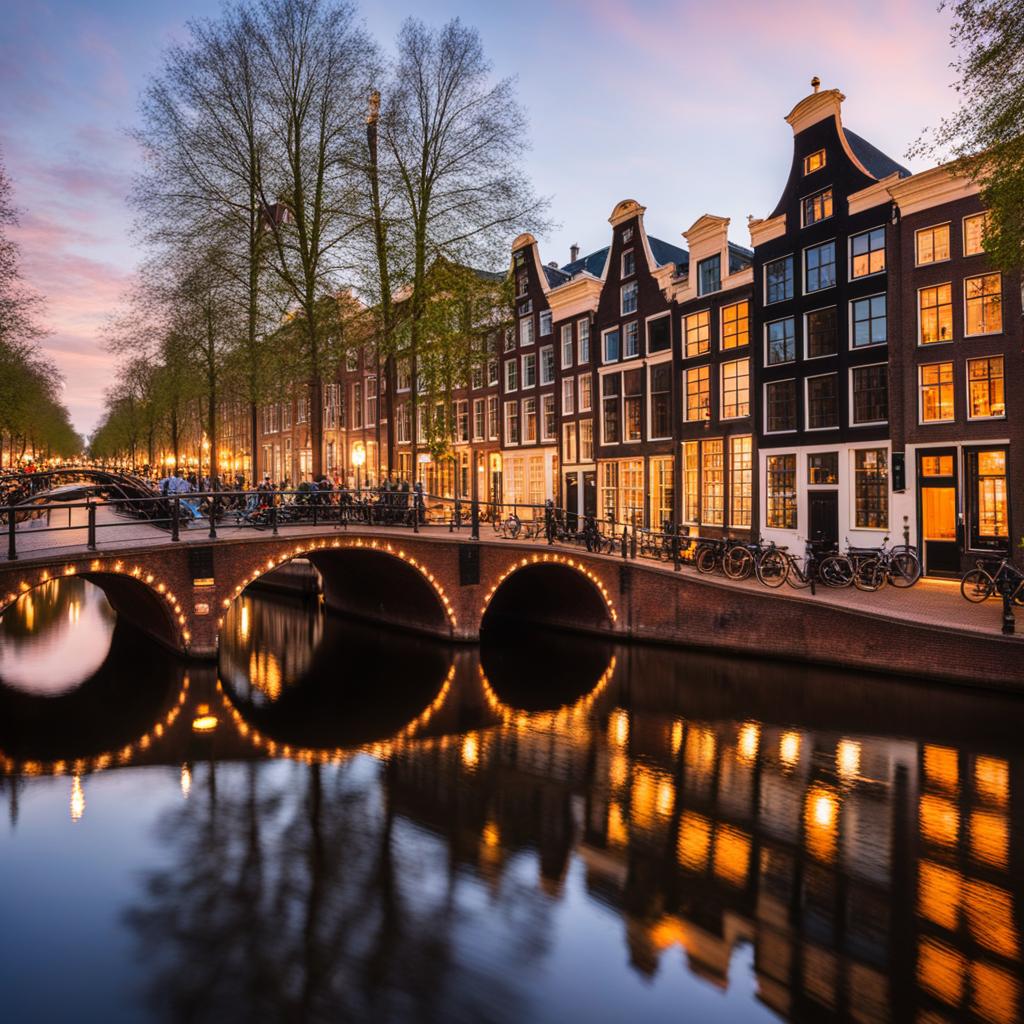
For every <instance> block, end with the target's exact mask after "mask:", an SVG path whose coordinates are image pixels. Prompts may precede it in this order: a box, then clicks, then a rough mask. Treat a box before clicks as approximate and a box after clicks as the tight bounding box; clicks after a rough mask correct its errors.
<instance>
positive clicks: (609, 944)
mask: <svg viewBox="0 0 1024 1024" xmlns="http://www.w3.org/2000/svg"><path fill="white" fill-rule="evenodd" d="M248 601H249V603H248V604H247V605H242V606H241V608H248V611H247V612H246V613H245V622H246V625H245V628H244V629H243V628H242V625H243V618H242V612H241V609H239V611H238V615H237V616H236V618H235V619H234V620H232V625H231V636H230V639H229V642H228V643H227V644H226V646H225V650H224V654H223V657H222V662H221V673H220V674H221V678H220V681H219V682H218V680H217V678H216V674H215V673H214V672H213V670H210V671H209V672H208V673H206V674H204V673H203V672H202V671H195V670H192V669H190V672H189V675H190V682H189V686H188V687H187V688H182V686H181V685H179V687H178V688H177V689H175V688H174V687H173V686H171V687H170V690H171V691H172V692H171V693H170V697H169V698H168V699H169V701H170V703H171V704H172V705H173V706H175V707H180V708H181V709H182V710H181V712H180V714H178V715H177V716H176V717H175V718H174V719H173V720H172V721H170V723H169V724H166V725H165V727H164V728H163V729H162V730H161V732H160V734H159V735H157V733H156V731H155V729H154V728H153V727H152V725H150V726H149V727H147V729H146V733H145V734H146V735H147V736H148V737H149V743H148V744H147V746H146V747H145V748H142V747H140V746H139V744H138V742H136V743H135V745H134V746H133V747H132V749H133V750H134V754H133V755H132V758H131V759H129V760H128V761H126V762H125V766H124V767H123V768H121V769H118V770H117V771H116V772H115V771H114V770H113V769H114V768H115V767H116V764H114V763H111V764H110V765H109V766H108V767H109V769H110V770H107V771H104V772H102V773H99V774H97V773H96V772H95V771H94V770H93V769H92V768H91V767H90V766H89V765H86V768H85V770H79V771H74V770H73V768H72V766H71V763H70V762H69V761H68V755H66V754H65V756H64V761H63V764H64V768H63V771H64V772H65V773H66V774H67V775H69V776H70V778H65V779H64V780H62V781H63V783H69V784H70V787H71V788H70V798H69V796H68V793H69V790H67V789H65V790H63V795H62V800H61V806H60V807H59V808H55V809H54V810H53V812H52V813H55V814H56V813H59V814H60V815H61V816H62V818H63V819H64V820H66V821H67V820H70V819H73V818H75V817H76V814H77V815H78V817H79V819H80V820H78V822H77V824H76V825H74V828H75V832H74V833H73V835H74V836H75V837H76V841H78V842H84V841H85V839H84V838H82V839H78V837H85V836H87V835H88V833H87V832H84V831H83V829H84V828H86V827H88V826H89V825H90V822H92V821H93V820H94V819H95V817H96V816H95V815H94V813H93V808H94V805H97V804H99V806H100V807H101V808H102V801H103V799H104V796H105V793H106V792H107V791H108V789H109V787H113V786H114V784H115V783H116V781H117V779H118V778H123V779H124V780H126V781H125V782H124V783H123V785H125V786H127V785H129V782H128V781H127V780H131V779H134V778H137V777H138V778H142V777H143V774H145V773H148V774H145V779H146V782H145V793H146V794H147V796H146V800H147V801H148V804H147V806H154V803H155V808H156V809H155V810H154V811H153V812H152V813H153V814H154V815H155V817H153V819H152V820H150V818H148V817H143V815H142V813H141V804H134V803H132V802H130V801H129V802H126V803H125V804H124V806H120V807H119V808H118V811H117V814H116V817H115V818H114V819H113V820H115V821H116V822H117V823H118V827H119V828H120V829H122V830H128V831H132V830H134V831H135V832H136V833H138V835H140V836H144V837H148V838H149V841H151V842H152V843H153V844H154V845H153V846H152V847H150V846H146V845H144V844H143V845H141V846H140V847H139V849H138V850H137V852H136V854H135V858H136V859H135V860H133V862H132V870H131V871H128V872H125V873H124V875H123V877H120V876H119V877H118V879H117V880H116V881H112V880H110V879H109V878H108V879H107V880H106V882H105V885H106V888H105V889H104V897H105V899H106V900H107V901H109V903H110V904H111V905H113V906H114V907H116V911H117V920H118V926H117V927H118V929H119V932H118V935H119V938H118V939H117V941H114V940H111V953H110V956H109V957H108V958H107V959H106V960H105V961H104V970H105V971H107V972H109V974H110V975H111V976H113V977H115V978H117V979H118V984H117V985H115V989H116V991H117V992H118V993H120V994H121V997H122V998H123V997H124V993H125V992H128V991H131V992H137V991H138V990H139V989H140V987H141V989H142V990H143V991H144V993H145V995H144V1002H143V1003H142V1004H140V1005H135V1004H130V1003H116V1002H110V1001H108V1002H103V1001H102V998H101V996H99V995H94V996H93V997H92V998H93V1000H94V1001H93V1002H89V997H88V996H85V997H83V994H82V992H81V991H78V992H77V993H76V1004H75V1009H76V1011H77V1012H81V1007H82V1006H83V1005H84V1006H86V1008H87V1010H88V1012H89V1013H91V1014H92V1016H95V1017H104V1018H106V1019H116V1018H117V1012H116V1009H112V1007H115V1008H116V1006H119V1005H128V1006H130V1008H131V1016H130V1018H128V1019H139V1018H140V1017H141V1018H150V1019H170V1020H189V1021H206V1020H210V1021H214V1020H223V1019H247V1020H277V1019H287V1020H300V1021H320V1020H337V1019H350V1018H351V1019H369V1020H405V1019H414V1020H435V1019H436V1020H445V1021H448V1020H470V1019H472V1020H488V1021H490V1020H509V1021H512V1020H522V1019H537V1020H556V1019H557V1020H565V1019H578V1018H587V1019H593V1020H621V1019H627V1018H629V1017H635V1018H637V1019H643V1020H661V1019H664V1020H676V1019H680V1013H681V1008H682V1009H684V1010H685V1011H686V1013H689V1014H690V1017H691V1019H697V1020H701V1021H704V1020H722V1021H753V1020H761V1019H783V1020H793V1021H804V1020H822V1019H828V1020H856V1021H862V1022H874V1021H879V1022H881V1021H894V1022H903V1021H915V1022H929V1024H934V1022H947V1024H952V1022H954V1021H961V1020H966V1021H984V1022H991V1024H1008V1022H1012V1021H1015V1020H1019V1019H1020V1017H1021V1005H1020V1002H1021V988H1020V986H1021V939H1020V930H1019V919H1020V914H1021V897H1022V887H1024V863H1022V846H1021V840H1020V838H1019V835H1018V832H1019V829H1018V830H1015V829H1014V827H1013V821H1014V810H1015V809H1016V807H1017V804H1018V803H1019V800H1020V797H1019V793H1020V792H1021V782H1020V781H1018V780H1019V779H1021V776H1022V771H1024V757H1022V755H1021V754H1020V753H1019V744H1018V740H1017V736H1018V734H1019V729H1020V724H1021V719H1022V715H1024V705H1021V704H1020V703H1019V702H1017V701H1013V700H1009V699H1007V698H1001V697H990V696H986V695H982V694H976V693H965V692H958V691H953V690H949V689H935V690H928V689H925V688H922V687H920V686H918V685H914V684H909V683H906V684H905V683H901V682H899V681H898V680H894V679H870V678H867V677H864V676H856V677H853V676H845V675H843V674H841V673H834V672H821V671H818V670H813V669H809V668H799V667H794V666H786V665H774V664H769V665H758V664H756V663H753V662H749V661H747V662H743V661H730V660H727V659H720V658H714V657H710V656H705V655H697V654H688V653H684V652H674V651H667V650H661V649H652V648H621V647H616V646H614V645H610V644H609V645H603V644H600V643H595V642H593V641H590V640H587V641H577V640H573V639H571V638H568V637H566V636H555V637H543V636H533V637H531V638H530V641H529V643H528V644H527V643H523V642H521V641H517V640H515V639H511V640H506V641H504V642H502V641H501V640H500V638H499V642H498V643H496V644H495V645H494V646H489V647H487V648H485V649H484V650H483V651H482V652H477V651H475V650H473V649H453V648H449V647H445V646H441V645H438V644H435V643H432V642H429V641H423V640H408V639H407V638H403V637H401V636H396V635H395V634H392V633H387V632H383V631H376V630H372V629H368V628H366V627H362V626H353V625H351V624H346V623H345V622H343V621H341V620H337V619H333V618H330V617H327V618H322V617H320V616H319V613H317V616H316V618H317V621H316V623H315V624H314V625H313V626H312V627H311V626H310V623H309V621H308V619H309V617H310V613H311V609H310V608H309V607H307V606H303V605H302V604H301V603H298V602H296V603H287V602H281V601H280V600H278V599H275V600H273V601H271V600H269V599H266V598H259V597H255V596H251V597H250V598H249V599H248ZM313 610H314V611H315V609H313ZM254 654H255V655H256V657H255V660H254V658H253V656H254ZM271 655H273V658H274V659H275V661H274V663H276V664H277V665H278V666H279V667H280V668H281V674H280V677H279V680H280V687H279V689H277V690H276V693H275V694H274V695H273V696H272V695H271V694H270V693H269V692H268V689H267V686H266V683H267V676H266V675H265V671H264V668H263V666H265V665H267V664H270V660H269V659H270V656H271ZM128 678H130V677H129V675H128V673H127V670H126V675H125V677H124V678H123V682H126V681H127V680H128ZM91 687H92V683H90V684H89V685H88V686H87V687H85V688H83V693H84V697H83V704H82V705H81V707H80V714H81V718H82V720H83V721H85V720H90V719H91V718H92V717H95V720H96V725H95V728H96V729H97V730H99V731H100V732H102V730H103V729H104V728H106V729H107V730H108V731H110V730H113V729H114V728H115V727H117V728H121V726H120V725H118V722H117V721H115V716H110V715H109V707H110V702H111V700H112V698H113V692H114V691H110V692H106V691H104V692H103V693H102V694H101V693H100V691H99V690H95V691H94V690H92V689H91ZM115 689H116V688H115ZM127 690H128V687H127V685H124V686H122V690H121V692H120V694H119V699H124V694H125V693H127ZM91 693H95V694H97V695H99V696H97V698H96V700H95V704H93V705H87V704H86V703H84V699H85V697H87V696H89V694H91ZM90 699H91V698H90ZM163 706H166V705H163ZM204 708H205V712H203V709H204ZM116 717H117V718H118V720H119V717H120V716H116ZM204 717H209V718H212V719H213V720H214V724H213V725H212V726H211V727H210V728H209V729H206V730H199V731H197V729H196V723H197V722H198V721H200V720H202V719H203V718H204ZM164 721H166V720H164ZM30 731H31V730H30ZM0 740H3V741H4V742H6V741H7V733H6V732H3V734H2V735H0ZM69 741H70V737H68V736H67V735H64V736H62V737H60V738H59V739H55V740H53V741H52V742H51V748H52V749H50V750H49V751H48V752H47V753H48V755H49V759H48V760H40V761H39V762H38V765H37V768H36V771H35V773H34V774H30V773H28V772H26V771H24V764H23V762H17V763H15V762H12V761H8V762H6V764H7V772H8V774H7V777H6V779H5V783H4V784H5V786H7V787H11V786H12V785H16V786H17V787H19V789H18V793H19V799H20V801H21V805H22V807H27V806H31V805H32V804H33V801H36V802H37V804H38V807H39V809H40V811H39V813H40V814H42V813H51V812H50V811H49V810H46V808H47V806H48V805H47V803H46V790H45V786H46V785H47V784H48V783H49V782H52V781H53V780H50V779H47V778H46V775H47V774H48V773H56V772H57V771H58V768H57V767H56V765H57V764H59V763H60V762H59V761H58V755H59V753H60V751H61V750H62V749H63V745H64V744H66V743H67V742H69ZM26 742H27V741H26ZM122 742H123V739H121V740H118V743H117V744H115V743H112V742H110V743H108V744H107V746H108V747H109V748H110V749H113V748H114V747H115V746H117V745H119V744H120V743H122ZM33 743H34V744H35V748H34V749H36V752H37V754H41V752H44V751H43V747H45V743H44V741H43V740H42V739H41V738H39V737H37V738H36V739H35V740H33ZM0 746H3V742H0ZM142 765H149V766H151V767H150V768H146V769H143V768H142V767H141V766H142ZM140 773H142V774H140ZM105 787H107V788H105ZM69 799H70V804H69V802H68V801H69ZM96 813H97V815H98V814H99V813H101V812H100V811H97V812H96ZM133 842H135V843H137V844H138V843H142V840H141V839H136V840H133ZM3 843H4V844H5V849H9V850H10V851H17V850H19V849H23V848H32V849H33V850H35V849H36V847H35V846H34V844H39V847H38V848H39V849H44V848H45V846H44V845H43V844H44V843H45V837H44V836H43V835H42V834H41V833H38V832H32V831H31V830H30V831H29V833H28V835H22V833H21V832H20V831H18V832H14V833H9V834H8V835H7V836H6V837H5V838H4V840H3ZM62 863H66V864H73V865H74V866H75V869H76V870H77V871H78V872H79V873H82V872H85V873H86V874H88V873H89V872H90V871H93V870H94V868H93V867H92V865H91V863H89V862H87V861H86V860H84V859H83V858H82V857H81V855H80V853H79V850H78V849H77V848H76V847H75V846H74V845H73V844H71V845H69V846H68V848H67V850H66V852H65V853H64V855H63V859H62ZM46 877H49V875H47V876H46ZM140 879H141V881H140ZM12 884H13V883H12V881H11V880H10V879H9V878H8V879H6V880H4V879H3V878H2V877H0V899H2V898H4V897H5V896H8V895H10V891H11V888H10V887H11V886H12ZM125 941H130V942H131V943H132V944H133V945H134V951H135V953H136V954H137V955H136V956H135V957H132V958H124V957H121V956H119V955H116V954H117V950H119V949H121V948H122V947H123V945H124V942H125ZM0 946H2V949H3V953H4V955H3V956H0V981H4V982H5V983H6V988H7V991H15V992H17V991H20V989H19V983H18V975H17V974H16V973H13V972H14V971H15V969H16V968H17V967H18V964H19V963H22V964H23V963H24V962H25V959H26V957H30V956H32V955H35V956H38V957H42V956H44V955H46V954H45V953H44V949H43V947H39V948H35V949H33V948H32V947H31V945H30V946H29V947H28V949H27V950H26V947H25V944H24V942H21V944H20V945H18V946H14V945H13V940H12V939H4V940H0ZM3 965H6V966H3ZM5 972H6V973H5ZM140 972H141V976H140ZM12 986H14V988H13V989H12ZM22 987H23V986H22ZM33 994H34V996H35V997H36V998H38V997H39V993H38V991H36V992H34V993H33ZM14 998H15V1000H17V997H16V996H15V997H14ZM49 998H53V999H57V998H58V997H56V996H53V997H49ZM83 998H85V1003H83V1002H82V1000H83ZM57 1005H58V1006H62V1005H63V1004H60V1003H59V1002H58V1004H57ZM69 1005H70V1004H69ZM15 1006H17V1001H15ZM64 1008H65V1009H68V1007H64ZM86 1015H88V1013H87V1014H86Z"/></svg>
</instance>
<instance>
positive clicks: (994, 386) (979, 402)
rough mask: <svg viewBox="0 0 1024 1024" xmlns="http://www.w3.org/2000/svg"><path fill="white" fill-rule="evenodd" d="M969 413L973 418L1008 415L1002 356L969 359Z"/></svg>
mask: <svg viewBox="0 0 1024 1024" xmlns="http://www.w3.org/2000/svg"><path fill="white" fill-rule="evenodd" d="M967 415H968V417H969V418H970V419H972V420H976V419H992V418H994V417H1001V416H1005V415H1006V399H1005V398H1004V391H1003V357H1002V356H991V357H988V358H986V359H968V360H967Z"/></svg>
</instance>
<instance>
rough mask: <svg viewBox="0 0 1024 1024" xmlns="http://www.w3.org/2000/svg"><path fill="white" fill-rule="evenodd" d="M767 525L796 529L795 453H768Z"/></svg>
mask: <svg viewBox="0 0 1024 1024" xmlns="http://www.w3.org/2000/svg"><path fill="white" fill-rule="evenodd" d="M766 469H767V484H768V496H767V506H768V507H767V516H766V520H767V523H768V526H769V527H772V528H773V529H776V530H795V529H796V455H770V456H768V460H767V464H766Z"/></svg>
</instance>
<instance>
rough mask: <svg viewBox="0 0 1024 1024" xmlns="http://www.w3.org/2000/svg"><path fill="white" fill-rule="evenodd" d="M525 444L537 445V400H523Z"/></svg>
mask: <svg viewBox="0 0 1024 1024" xmlns="http://www.w3.org/2000/svg"><path fill="white" fill-rule="evenodd" d="M523 442H524V443H525V444H536V443H537V399H536V398H524V399H523Z"/></svg>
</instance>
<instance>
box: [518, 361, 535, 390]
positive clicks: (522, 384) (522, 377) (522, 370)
mask: <svg viewBox="0 0 1024 1024" xmlns="http://www.w3.org/2000/svg"><path fill="white" fill-rule="evenodd" d="M528 359H532V360H533V383H532V384H527V383H526V361H527V360H528ZM536 386H537V353H536V352H525V353H524V354H523V355H521V356H520V357H519V390H520V391H526V390H527V389H528V388H535V387H536Z"/></svg>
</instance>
